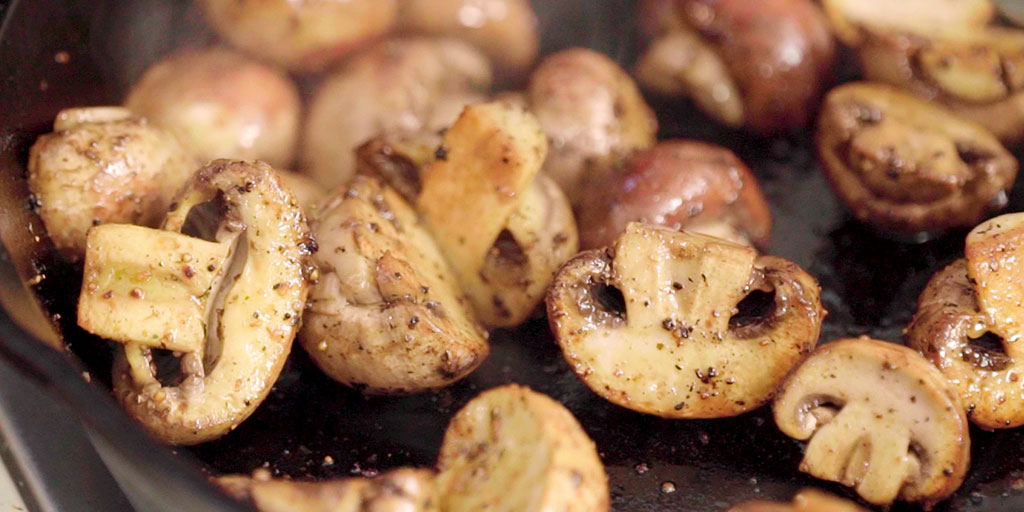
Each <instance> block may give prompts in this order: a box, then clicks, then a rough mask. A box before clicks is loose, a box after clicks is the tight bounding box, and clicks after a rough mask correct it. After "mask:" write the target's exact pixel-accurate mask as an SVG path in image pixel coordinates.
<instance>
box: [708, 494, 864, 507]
mask: <svg viewBox="0 0 1024 512" xmlns="http://www.w3.org/2000/svg"><path fill="white" fill-rule="evenodd" d="M726 512H867V511H866V510H864V509H863V508H861V507H859V506H857V505H856V504H855V503H853V502H851V501H847V500H844V499H841V498H837V497H835V496H832V495H831V494H828V493H825V492H822V491H819V490H817V489H804V490H802V491H800V492H799V493H797V495H796V496H794V497H793V503H792V504H788V503H776V502H772V501H760V500H758V501H748V502H746V503H740V504H739V505H735V506H733V507H732V508H730V509H729V510H727V511H726Z"/></svg>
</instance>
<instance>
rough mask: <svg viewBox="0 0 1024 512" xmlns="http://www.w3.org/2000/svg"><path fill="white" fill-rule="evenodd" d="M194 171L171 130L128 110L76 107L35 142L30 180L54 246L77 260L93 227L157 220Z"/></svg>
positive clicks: (60, 114) (55, 122)
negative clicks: (109, 223)
mask: <svg viewBox="0 0 1024 512" xmlns="http://www.w3.org/2000/svg"><path fill="white" fill-rule="evenodd" d="M193 170H195V167H194V163H193V160H192V158H191V157H189V156H188V154H187V153H186V152H185V150H184V148H182V146H181V144H180V143H179V142H178V141H177V139H175V138H174V136H172V135H171V134H170V133H168V132H166V131H164V130H163V129H161V128H159V127H156V126H154V125H152V124H150V123H149V122H147V121H146V120H144V119H141V118H138V117H133V116H132V115H131V113H130V112H129V111H128V110H126V109H123V108H120V107H86V108H73V109H67V110H62V111H61V112H60V113H59V114H57V118H56V119H55V120H54V122H53V133H49V134H46V135H43V136H41V137H39V139H37V140H36V142H35V144H33V145H32V149H31V150H30V151H29V160H28V186H29V189H30V190H31V191H32V194H33V197H34V198H35V200H36V202H37V203H38V204H39V210H38V211H39V216H40V217H41V218H42V219H43V223H44V224H45V225H46V231H47V232H48V233H49V235H50V239H51V240H53V243H54V245H55V246H56V247H57V248H58V249H60V250H61V252H62V253H63V254H64V255H65V256H66V257H68V258H69V259H72V260H78V259H79V258H81V257H82V255H83V254H84V253H85V235H86V232H87V231H88V230H89V228H90V227H92V226H95V225H99V224H106V223H108V222H118V223H131V224H140V225H144V226H156V225H157V224H159V223H160V220H161V219H162V218H163V215H164V213H165V212H166V211H167V206H168V205H169V204H170V203H171V197H172V196H173V195H174V192H175V191H176V190H178V188H179V187H181V185H182V184H184V183H185V181H186V180H188V178H189V176H191V175H192V171H193Z"/></svg>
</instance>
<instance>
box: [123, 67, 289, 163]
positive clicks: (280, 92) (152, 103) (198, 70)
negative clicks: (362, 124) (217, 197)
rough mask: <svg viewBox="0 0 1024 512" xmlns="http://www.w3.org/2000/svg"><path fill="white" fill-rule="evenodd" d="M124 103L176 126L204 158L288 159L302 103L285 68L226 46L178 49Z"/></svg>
mask: <svg viewBox="0 0 1024 512" xmlns="http://www.w3.org/2000/svg"><path fill="white" fill-rule="evenodd" d="M125 106H126V107H127V108H129V109H131V110H132V111H133V112H135V113H136V114H138V115H140V116H143V117H145V118H147V119H149V120H150V121H153V122H155V123H157V124H159V125H161V126H163V127H164V128H166V129H168V130H170V131H171V132H172V133H174V134H175V135H176V136H177V137H178V139H179V140H180V141H181V142H182V143H183V144H184V145H185V147H186V148H188V150H189V152H191V153H192V154H193V156H195V157H196V158H198V159H199V160H200V161H201V162H202V163H206V162H208V161H210V160H214V159H217V158H233V159H238V160H263V161H265V162H267V163H269V164H270V165H272V166H274V167H289V166H291V165H292V160H293V159H294V157H295V146H296V142H297V140H298V135H299V114H300V111H301V109H302V104H301V102H300V100H299V91H298V89H297V88H296V87H295V84H294V83H292V81H291V79H290V78H288V75H286V74H285V73H283V72H281V71H279V70H277V69H275V68H273V67H271V66H267V65H265V64H262V63H260V62H257V61H254V60H251V59H249V58H247V57H245V56H243V55H240V54H238V53H235V52H233V51H231V50H228V49H225V48H211V49H206V50H200V51H186V52H183V53H178V54H175V55H172V56H170V57H167V58H165V59H164V60H161V61H160V62H157V63H156V64H154V65H153V66H151V67H150V68H149V69H148V70H146V73H145V74H143V75H142V78H141V79H140V80H139V81H138V82H137V83H136V84H135V85H134V86H132V89H131V91H130V92H129V93H128V99H127V100H125Z"/></svg>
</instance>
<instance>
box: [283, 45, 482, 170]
mask: <svg viewBox="0 0 1024 512" xmlns="http://www.w3.org/2000/svg"><path fill="white" fill-rule="evenodd" d="M491 79H492V76H491V67H490V64H489V63H488V61H487V58H486V57H484V55H483V54H482V53H480V52H479V51H478V50H476V49H475V48H473V47H472V46H470V45H468V44H467V43H464V42H462V41H458V40H454V39H439V38H424V37H415V38H403V39H392V40H387V41H383V42H381V43H380V44H377V45H375V46H373V47H371V48H368V49H367V50H365V51H363V52H360V53H359V54H357V55H355V56H354V57H352V58H351V59H350V60H348V61H347V62H346V63H345V65H344V66H342V67H340V68H339V69H338V70H337V71H335V72H334V73H333V74H331V75H330V76H329V77H327V79H326V80H324V82H323V83H321V84H320V86H319V87H318V89H317V91H316V93H314V96H313V99H312V100H311V102H310V105H309V113H308V115H307V116H306V120H305V124H304V127H303V143H302V153H301V158H302V164H303V166H304V168H303V170H304V171H305V172H306V173H307V174H309V175H310V176H312V177H313V178H314V179H315V180H317V182H319V183H320V184H321V185H323V186H324V187H326V188H334V187H336V186H338V185H342V184H344V183H346V182H347V181H348V180H349V179H350V178H351V177H352V175H353V174H354V173H355V168H356V158H355V154H354V150H355V149H356V148H357V147H359V146H360V145H362V144H363V143H365V142H367V141H368V140H369V139H371V138H373V137H376V136H379V135H382V134H389V135H390V134H392V133H409V132H421V131H428V132H429V131H438V130H442V129H444V128H447V127H448V126H449V125H451V124H452V122H454V121H455V119H456V118H457V117H458V115H459V114H460V113H461V112H462V108H463V107H464V106H465V105H468V104H472V103H478V102H482V101H483V100H484V94H485V93H486V91H487V89H488V88H490V85H491Z"/></svg>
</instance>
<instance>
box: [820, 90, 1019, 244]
mask: <svg viewBox="0 0 1024 512" xmlns="http://www.w3.org/2000/svg"><path fill="white" fill-rule="evenodd" d="M817 150H818V156H819V158H820V159H821V161H822V164H823V166H822V167H823V169H824V171H825V174H826V176H827V177H828V179H829V182H830V184H831V185H832V189H833V190H834V191H835V192H836V194H837V195H838V196H839V197H840V198H841V199H842V200H843V202H844V203H846V205H847V206H848V207H849V208H850V210H852V212H853V214H854V216H856V217H857V218H858V219H859V220H861V221H862V222H865V223H868V224H871V225H874V226H876V227H879V228H881V229H883V230H889V231H893V232H897V233H901V234H904V235H919V234H935V233H941V232H943V231H946V230H950V229H956V228H966V227H970V226H973V225H974V224H976V223H977V222H979V221H980V220H981V219H982V218H984V217H985V216H986V215H987V214H989V213H990V212H992V211H996V210H1000V209H1002V208H1004V207H1005V206H1006V204H1007V202H1008V198H1007V192H1008V190H1009V189H1010V187H1011V186H1012V185H1013V181H1014V179H1015V178H1016V176H1017V160H1016V159H1015V158H1014V157H1013V155H1011V154H1010V153H1009V152H1008V151H1007V150H1006V149H1005V148H1004V147H1003V146H1002V145H1001V144H1000V143H999V141H998V140H997V139H996V138H995V137H993V136H992V134H991V133H989V132H988V131H987V130H985V128H984V127H982V126H980V125H976V124H974V123H971V122H968V121H962V120H960V119H958V118H956V117H955V116H953V115H952V114H951V113H950V112H949V111H947V110H945V109H944V108H942V107H940V106H938V105H933V104H930V103H928V102H925V101H924V100H921V99H919V98H917V97H915V96H912V95H910V94H908V93H904V92H902V91H900V90H898V89H895V88H893V87H891V86H887V85H881V84H872V83H850V84H846V85H842V86H840V87H837V88H835V89H833V90H832V91H831V92H830V93H829V94H828V96H827V98H826V99H825V105H824V106H823V107H822V113H821V118H820V119H819V122H818V131H817Z"/></svg>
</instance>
